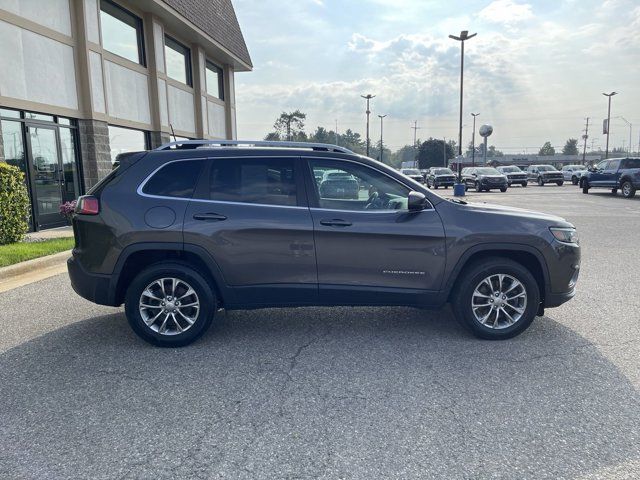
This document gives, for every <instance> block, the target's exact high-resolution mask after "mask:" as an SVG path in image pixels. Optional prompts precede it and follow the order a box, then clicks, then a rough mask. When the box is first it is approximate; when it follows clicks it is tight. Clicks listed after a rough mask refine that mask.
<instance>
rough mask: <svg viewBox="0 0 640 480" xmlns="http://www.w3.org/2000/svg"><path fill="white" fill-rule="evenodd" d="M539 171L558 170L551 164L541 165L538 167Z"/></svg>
mask: <svg viewBox="0 0 640 480" xmlns="http://www.w3.org/2000/svg"><path fill="white" fill-rule="evenodd" d="M538 171H539V172H557V170H556V169H555V167H552V166H551V165H540V166H539V167H538Z"/></svg>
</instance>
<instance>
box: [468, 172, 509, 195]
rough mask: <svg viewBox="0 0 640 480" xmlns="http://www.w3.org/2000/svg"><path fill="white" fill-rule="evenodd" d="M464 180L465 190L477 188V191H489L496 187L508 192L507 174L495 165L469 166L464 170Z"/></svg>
mask: <svg viewBox="0 0 640 480" xmlns="http://www.w3.org/2000/svg"><path fill="white" fill-rule="evenodd" d="M462 182H463V183H464V187H465V190H468V189H469V188H475V189H476V192H482V191H489V190H492V189H494V188H497V189H500V191H501V192H506V191H507V187H508V186H509V181H508V180H507V176H506V175H503V174H502V173H500V172H499V171H498V170H496V169H495V168H493V167H467V168H465V169H463V171H462Z"/></svg>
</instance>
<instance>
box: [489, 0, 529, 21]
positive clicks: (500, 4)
mask: <svg viewBox="0 0 640 480" xmlns="http://www.w3.org/2000/svg"><path fill="white" fill-rule="evenodd" d="M478 17H480V18H481V19H482V20H485V21H487V22H494V23H502V24H507V25H510V24H513V23H517V22H522V21H525V20H530V19H531V18H533V10H532V8H531V5H530V4H528V3H516V2H514V1H513V0H494V1H493V2H491V3H490V4H489V5H487V6H486V7H485V8H483V9H482V10H480V12H479V13H478Z"/></svg>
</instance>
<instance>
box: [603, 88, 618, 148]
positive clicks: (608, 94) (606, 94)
mask: <svg viewBox="0 0 640 480" xmlns="http://www.w3.org/2000/svg"><path fill="white" fill-rule="evenodd" d="M617 93H618V92H611V93H603V94H602V95H604V96H605V97H609V108H608V110H607V131H606V134H607V149H606V150H605V154H604V158H609V132H610V131H611V97H613V96H614V95H616V94H617Z"/></svg>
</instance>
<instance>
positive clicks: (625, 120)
mask: <svg viewBox="0 0 640 480" xmlns="http://www.w3.org/2000/svg"><path fill="white" fill-rule="evenodd" d="M616 118H619V119H620V120H622V121H624V122H625V123H626V124H627V125H629V155H631V129H632V128H633V125H632V124H631V122H630V121H629V120H627V119H626V118H624V117H616Z"/></svg>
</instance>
